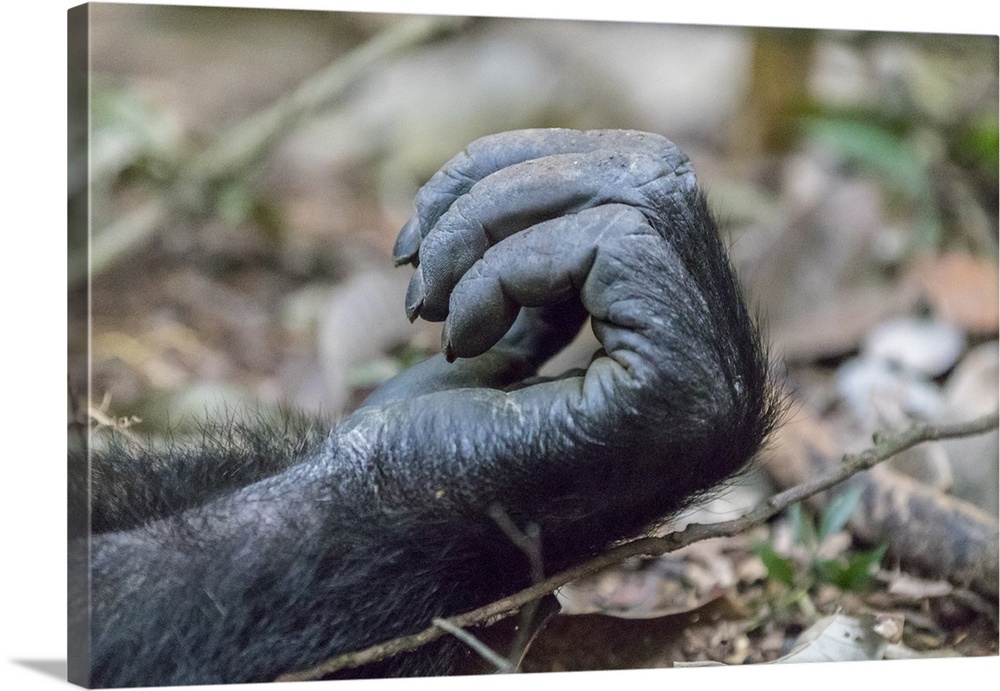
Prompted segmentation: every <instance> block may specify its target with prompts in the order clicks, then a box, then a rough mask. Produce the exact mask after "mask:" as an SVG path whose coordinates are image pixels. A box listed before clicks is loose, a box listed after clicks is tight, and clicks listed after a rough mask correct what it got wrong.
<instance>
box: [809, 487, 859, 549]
mask: <svg viewBox="0 0 1000 691" xmlns="http://www.w3.org/2000/svg"><path fill="white" fill-rule="evenodd" d="M863 491H864V489H863V488H862V487H860V486H858V487H851V488H850V489H848V490H846V491H844V492H841V493H840V494H838V495H836V496H835V497H834V498H833V499H832V500H831V501H830V503H829V504H828V505H827V507H826V509H825V510H824V511H823V515H822V516H821V517H820V522H819V540H820V542H822V541H823V540H825V539H826V538H828V537H830V536H831V535H833V534H834V533H837V532H839V531H840V530H841V529H842V528H843V527H844V526H845V525H847V522H848V521H849V520H851V516H853V515H854V511H855V509H857V508H858V504H859V503H860V502H861V494H862V492H863Z"/></svg>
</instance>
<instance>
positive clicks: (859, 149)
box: [804, 117, 933, 200]
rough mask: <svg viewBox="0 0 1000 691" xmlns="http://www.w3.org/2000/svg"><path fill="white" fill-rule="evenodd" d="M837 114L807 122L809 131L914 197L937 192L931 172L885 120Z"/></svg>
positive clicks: (806, 128)
mask: <svg viewBox="0 0 1000 691" xmlns="http://www.w3.org/2000/svg"><path fill="white" fill-rule="evenodd" d="M874 120H875V118H872V121H863V120H856V119H849V118H837V117H813V118H808V119H806V121H805V123H804V124H805V131H806V134H807V135H808V136H809V137H811V138H812V139H814V140H816V141H818V142H820V143H822V144H824V145H826V146H827V147H829V148H830V149H832V150H833V151H834V153H836V154H837V155H838V156H839V157H840V158H842V159H843V160H845V161H847V162H850V163H854V164H856V165H858V166H860V167H862V168H864V169H866V170H868V171H870V172H871V173H873V174H875V175H877V176H879V177H880V178H881V179H882V180H884V181H885V182H886V183H887V184H889V185H890V186H891V187H893V188H894V189H896V190H897V191H898V192H900V193H902V194H905V195H906V196H907V197H909V198H910V199H912V200H919V199H923V198H926V197H927V196H928V195H929V194H931V193H932V192H933V185H932V183H931V177H930V171H929V170H928V168H927V165H926V164H925V163H924V162H923V161H922V160H920V158H919V157H918V156H917V155H916V153H915V152H914V150H913V148H912V147H911V146H910V145H909V143H908V142H907V141H906V139H905V138H904V137H903V136H901V135H900V134H898V133H896V132H892V131H891V130H889V129H888V128H887V127H885V126H884V125H883V124H882V123H879V122H876V121H874Z"/></svg>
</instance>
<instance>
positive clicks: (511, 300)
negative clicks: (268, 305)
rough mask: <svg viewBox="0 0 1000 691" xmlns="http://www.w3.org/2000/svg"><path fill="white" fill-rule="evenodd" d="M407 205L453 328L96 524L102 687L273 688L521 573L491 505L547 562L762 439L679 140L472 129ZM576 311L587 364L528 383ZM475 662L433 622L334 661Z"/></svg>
mask: <svg viewBox="0 0 1000 691" xmlns="http://www.w3.org/2000/svg"><path fill="white" fill-rule="evenodd" d="M416 208H417V212H416V215H415V216H414V217H413V219H412V220H410V221H409V222H408V223H407V224H406V225H405V226H404V228H403V230H402V231H401V233H400V236H399V239H398V241H397V244H396V249H395V255H396V260H397V263H399V264H405V263H412V264H414V265H415V267H416V270H415V273H414V276H413V280H412V282H411V284H410V288H409V290H408V292H407V295H406V301H405V308H406V310H407V313H408V315H409V316H410V317H411V319H414V318H417V317H423V318H425V319H429V320H444V329H443V346H444V347H443V354H442V355H439V356H437V357H434V358H431V359H430V360H428V361H426V362H424V363H423V364H421V365H418V366H416V367H414V368H412V369H411V370H409V371H407V372H404V373H402V374H401V375H399V376H398V377H396V378H395V379H393V380H391V381H390V382H388V383H386V385H384V386H383V387H382V388H381V389H380V390H378V391H376V392H375V393H374V394H373V395H372V396H371V397H370V398H369V399H368V400H367V401H366V402H365V403H364V404H363V406H362V407H361V408H360V409H359V410H357V411H356V412H355V413H354V414H352V415H351V416H350V417H348V418H347V419H346V420H345V421H343V423H342V424H341V425H340V426H339V427H338V428H337V429H335V430H334V431H333V432H332V433H331V434H330V435H329V437H328V438H327V439H326V440H325V441H324V442H322V443H321V444H319V445H317V446H315V447H314V448H313V450H312V451H310V452H308V453H305V454H304V455H303V457H302V458H301V460H299V461H298V462H296V463H294V464H293V465H291V467H289V468H288V469H286V470H283V471H281V472H278V473H277V474H274V475H271V476H270V477H266V478H265V479H262V480H259V481H257V482H255V483H252V484H249V485H248V486H245V487H243V488H241V489H237V490H235V491H230V492H229V493H228V494H224V495H222V496H219V497H216V498H214V499H211V500H208V501H207V502H205V503H201V504H200V505H196V506H192V507H189V508H187V509H186V510H183V511H177V512H176V513H174V514H173V515H170V516H166V517H159V518H157V519H156V520H147V521H146V522H144V523H143V522H142V520H137V519H136V517H135V515H133V516H131V517H123V519H122V521H121V523H120V524H121V525H131V524H135V523H142V525H141V526H139V527H134V528H131V529H129V530H119V531H117V532H115V531H109V532H104V533H102V534H100V535H97V536H95V537H94V538H93V539H92V543H91V544H92V550H91V567H92V574H93V589H92V602H91V605H92V620H91V632H92V638H91V655H92V683H93V684H95V685H99V686H128V685H142V684H163V685H165V684H184V683H220V682H237V681H268V680H272V679H274V678H276V677H277V676H279V675H280V674H282V673H284V672H290V671H294V670H299V669H304V668H308V667H310V666H312V665H315V664H317V663H319V662H321V661H323V660H324V659H327V658H329V657H331V656H333V655H335V654H338V653H342V652H347V651H350V650H357V649H361V648H364V647H366V646H369V645H372V644H374V643H378V642H381V641H384V640H387V639H390V638H394V637H396V636H400V635H403V634H407V633H412V632H415V631H417V630H420V629H423V628H425V627H426V626H428V624H429V622H430V620H431V618H432V617H435V616H441V615H449V614H456V613H459V612H462V611H466V610H469V609H472V608H474V607H477V606H479V605H482V604H485V603H487V602H489V601H491V600H494V599H497V598H499V597H502V596H504V595H506V594H509V593H512V592H514V591H516V590H518V589H521V588H523V587H524V586H526V585H529V584H530V576H529V566H528V563H527V559H526V558H525V556H524V555H523V553H522V552H521V550H520V549H519V548H518V547H516V546H515V545H514V544H512V541H511V539H510V537H509V536H508V535H507V534H505V533H504V531H503V530H501V529H500V528H499V527H498V526H497V524H496V523H495V522H494V520H492V519H491V518H490V517H489V514H488V512H489V510H490V507H491V506H494V505H499V506H500V507H502V509H503V510H504V511H505V512H506V514H507V515H508V516H509V517H510V518H511V519H512V520H513V521H514V523H515V524H516V525H519V526H526V525H528V524H535V525H537V526H538V527H539V528H540V531H541V536H542V545H543V559H544V567H545V571H546V573H548V574H551V573H554V572H556V571H558V570H560V569H563V568H565V567H566V566H568V565H570V564H572V563H575V562H578V561H580V560H582V559H584V558H586V557H587V556H589V555H592V554H594V553H596V552H598V551H600V550H601V549H603V548H605V547H607V546H608V545H609V544H611V543H613V542H614V541H617V540H621V539H623V538H627V537H631V536H634V535H636V534H638V533H640V532H642V531H643V530H644V529H645V528H647V527H649V526H650V524H652V523H654V522H655V521H657V520H659V519H662V518H664V517H667V516H669V515H670V514H671V513H672V512H676V511H677V510H678V509H679V508H681V507H683V506H684V505H685V504H686V503H688V502H689V501H690V500H691V499H692V498H693V497H696V496H698V495H699V494H701V493H703V492H705V491H706V490H709V489H711V488H712V487H715V486H716V485H718V484H719V483H720V482H722V481H723V480H725V479H726V478H727V477H729V476H730V475H732V474H733V473H734V472H736V471H738V470H739V469H741V468H742V467H743V466H744V465H745V464H746V463H747V461H748V460H749V459H750V458H751V457H752V456H753V455H754V453H755V452H756V451H757V449H758V448H759V446H760V445H761V443H762V441H763V440H764V438H765V437H766V435H767V434H768V432H769V431H770V429H771V427H772V425H773V424H774V417H775V404H774V396H773V387H772V384H771V381H770V378H769V368H768V363H767V359H766V355H765V352H764V350H763V348H762V345H761V342H760V337H759V334H758V331H757V328H756V326H755V324H754V322H753V320H752V319H751V317H750V316H749V315H748V312H747V309H746V307H745V305H744V302H743V300H742V299H741V297H740V293H739V290H738V287H737V284H736V280H735V278H734V276H733V273H732V270H731V268H730V266H729V263H728V260H727V258H726V255H725V252H724V250H723V247H722V245H721V243H720V241H719V238H718V236H717V231H716V227H715V224H714V223H713V221H712V218H711V216H710V214H709V211H708V208H707V205H706V202H705V199H704V197H703V196H702V194H701V193H700V191H699V189H698V186H697V183H696V180H695V175H694V172H693V171H692V169H691V166H690V163H689V162H688V160H687V158H686V157H685V156H684V154H682V153H681V152H680V151H679V150H678V149H677V148H676V147H674V146H673V145H672V144H671V143H670V142H669V141H667V140H666V139H664V138H662V137H659V136H656V135H651V134H645V133H638V132H623V131H596V132H575V131H569V130H527V131H520V132H509V133H504V134H499V135H494V136H491V137H486V138H484V139H480V140H478V141H476V142H474V143H472V144H471V145H470V146H469V147H468V148H467V149H466V151H465V152H464V153H462V154H460V155H458V156H457V157H456V158H454V159H452V161H450V162H449V163H448V164H446V165H445V166H444V168H442V170H441V171H440V172H438V173H437V174H436V175H435V176H434V177H433V178H432V179H431V180H430V181H429V182H428V183H427V185H426V186H425V187H424V188H423V189H422V190H421V191H420V193H419V195H418V197H417V202H416ZM588 316H589V317H590V319H591V325H592V328H593V330H594V333H595V335H596V336H597V338H598V339H599V340H600V342H601V344H602V346H603V347H602V349H601V350H599V351H598V352H597V353H595V356H594V358H593V360H592V361H591V362H590V364H589V366H588V367H587V368H586V369H585V370H579V371H571V372H567V373H566V374H565V375H564V376H562V377H558V378H554V379H543V378H539V377H536V371H537V369H538V367H539V366H540V365H541V364H543V363H544V362H545V361H546V360H548V359H549V358H550V357H551V356H552V355H554V354H555V353H556V352H558V351H559V350H561V349H562V348H563V347H564V346H565V345H566V344H568V343H569V341H570V340H571V339H572V338H573V337H574V336H575V335H576V333H577V332H578V331H579V329H580V328H581V327H582V326H583V325H584V323H585V321H586V319H587V317H588ZM449 361H453V362H449ZM263 474H264V473H262V475H263ZM135 511H141V507H137V508H136V509H135ZM111 524H114V521H111ZM464 654H466V651H465V650H464V649H463V647H462V644H461V643H459V642H457V641H456V640H455V639H452V638H450V637H445V638H443V639H441V640H440V641H438V642H436V643H435V644H432V645H430V646H427V647H425V648H423V649H421V650H418V651H416V652H414V653H409V654H405V655H400V656H397V657H394V658H391V659H389V660H387V661H384V662H382V663H378V664H376V665H373V666H370V667H367V668H361V669H359V670H354V671H351V672H347V673H346V674H345V676H350V675H352V674H353V675H416V674H444V673H447V672H448V671H449V670H450V669H451V668H452V666H453V664H454V662H455V661H456V659H457V657H458V656H460V655H464Z"/></svg>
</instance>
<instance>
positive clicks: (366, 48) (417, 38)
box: [69, 16, 467, 285]
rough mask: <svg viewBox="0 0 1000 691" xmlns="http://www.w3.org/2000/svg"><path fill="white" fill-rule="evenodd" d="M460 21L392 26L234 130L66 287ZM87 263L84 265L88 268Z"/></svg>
mask: <svg viewBox="0 0 1000 691" xmlns="http://www.w3.org/2000/svg"><path fill="white" fill-rule="evenodd" d="M466 22H467V19H466V18H463V17H435V16H416V17H410V18H408V19H406V20H405V21H401V22H399V23H398V24H395V25H393V26H392V27H390V28H389V29H386V30H385V31H383V32H382V33H380V34H378V35H376V36H375V37H374V38H372V39H370V40H369V41H367V42H366V43H364V44H363V45H361V46H359V47H358V48H356V49H354V50H352V51H351V52H350V53H348V54H347V55H345V56H344V57H343V58H341V59H339V60H337V61H335V62H333V63H332V64H330V65H329V66H328V67H326V68H325V69H323V70H322V71H320V72H319V73H318V74H316V75H314V76H312V77H310V78H308V79H306V80H305V81H304V82H302V83H301V84H300V85H299V86H298V87H296V88H295V90H294V91H292V92H291V93H290V94H287V95H284V96H282V97H280V98H278V100H277V101H275V102H274V103H273V104H272V105H270V106H268V107H267V108H265V109H263V110H261V111H258V112H257V113H255V114H253V115H251V116H250V117H248V118H246V119H245V120H243V121H242V122H241V123H239V124H237V125H235V126H234V127H233V128H231V129H230V130H228V131H227V132H226V133H225V134H224V135H222V136H221V137H220V138H219V139H218V140H217V141H216V142H215V143H213V144H212V145H211V146H209V147H208V148H207V149H206V150H205V151H203V152H201V153H200V154H198V155H196V156H195V157H194V158H193V159H192V160H191V161H190V162H189V163H188V164H187V165H185V166H183V167H182V168H181V170H180V171H179V172H178V174H177V177H176V179H175V181H174V183H173V184H172V185H170V187H169V188H168V189H167V190H166V191H165V192H164V193H163V194H161V195H160V196H159V197H158V198H157V199H155V200H153V201H150V202H148V203H147V204H145V205H143V206H141V207H139V208H138V209H137V210H136V211H134V212H132V213H130V214H128V215H126V216H125V217H124V218H122V219H121V220H119V221H118V222H117V223H113V224H111V225H110V226H108V227H106V228H104V229H103V230H101V231H100V232H99V233H94V234H93V236H92V239H91V246H90V256H89V262H88V261H87V260H88V257H87V254H86V253H80V254H79V255H78V257H79V259H78V260H77V261H74V262H71V265H70V267H69V282H70V284H71V285H72V284H74V283H75V282H76V281H80V280H83V279H84V278H86V277H87V275H88V271H89V272H90V275H94V274H97V273H100V272H101V271H103V270H104V269H106V268H107V267H108V266H109V265H111V264H112V263H113V262H114V261H115V260H116V259H117V258H118V257H119V256H121V255H123V254H125V253H127V252H129V251H130V250H132V249H134V248H135V247H137V246H138V245H140V244H141V243H143V242H144V241H146V240H147V239H149V238H150V237H151V236H152V235H153V234H154V233H155V232H156V231H157V230H158V229H159V228H161V227H162V226H163V225H164V224H165V223H166V222H167V221H168V219H169V217H170V215H171V213H173V212H174V211H177V210H186V211H191V210H195V211H198V210H201V209H203V208H204V207H205V204H206V200H207V199H208V198H209V195H210V194H211V193H212V191H213V190H214V189H215V188H217V186H218V185H220V184H221V183H224V182H225V181H227V180H233V179H236V178H238V177H240V176H242V175H245V174H246V173H247V171H249V170H250V169H252V168H253V167H255V166H257V165H258V164H259V163H260V162H261V161H262V160H263V159H264V158H266V157H267V156H268V155H269V154H270V153H271V152H272V151H273V150H274V148H275V146H276V145H277V144H278V143H279V142H280V141H281V139H282V138H283V137H284V136H285V135H287V134H288V133H289V132H291V131H292V130H293V129H294V128H295V127H297V126H298V125H299V124H301V123H302V122H303V121H305V120H306V119H308V118H309V117H310V116H312V115H314V114H315V113H317V112H319V111H321V110H323V109H324V108H328V107H329V106H330V105H332V104H333V103H335V102H336V101H337V100H338V99H340V98H341V97H343V96H344V95H345V94H346V93H347V92H348V90H349V89H350V88H351V87H353V86H355V85H356V84H358V83H359V82H361V81H362V80H363V79H365V78H366V77H368V76H369V75H371V74H372V73H373V72H375V71H376V70H377V69H379V68H380V67H382V65H384V64H385V63H386V62H387V61H389V60H391V59H392V58H394V57H396V56H398V55H400V54H402V53H404V52H405V51H407V50H409V49H411V48H413V47H415V46H418V45H421V44H424V43H427V42H429V41H432V40H434V39H436V38H439V37H441V36H442V35H445V34H448V33H451V32H453V31H456V30H458V29H459V28H461V27H462V26H464V25H465V23H466ZM88 264H89V265H88Z"/></svg>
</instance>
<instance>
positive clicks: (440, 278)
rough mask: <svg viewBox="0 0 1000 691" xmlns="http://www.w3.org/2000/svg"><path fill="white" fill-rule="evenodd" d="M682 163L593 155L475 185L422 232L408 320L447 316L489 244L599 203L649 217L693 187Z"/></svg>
mask: <svg viewBox="0 0 1000 691" xmlns="http://www.w3.org/2000/svg"><path fill="white" fill-rule="evenodd" d="M695 185H696V182H695V179H694V173H693V172H692V171H691V169H690V167H689V166H688V165H687V164H686V160H685V161H683V162H679V161H678V160H677V159H675V158H672V157H664V156H660V155H658V154H655V153H649V152H636V151H629V152H625V153H618V152H612V151H609V150H604V149H600V150H596V151H592V152H590V153H584V154H575V153H574V154H557V155H552V156H545V157H543V158H538V159H533V160H530V161H526V162H524V163H518V164H516V165H512V166H508V167H507V168H504V169H503V170H500V171H497V172H496V173H493V174H492V175H489V176H487V177H486V178H485V179H483V180H481V181H480V182H478V183H476V184H475V185H473V187H472V188H471V189H470V190H469V192H468V193H466V194H465V195H463V196H461V197H459V198H458V199H457V200H456V201H455V203H454V204H452V206H451V208H449V209H448V211H447V212H446V213H445V214H444V215H443V216H442V217H441V219H440V220H439V221H438V222H437V224H436V225H435V226H434V227H433V228H432V229H431V230H430V231H429V232H428V233H427V235H426V237H425V238H424V240H423V242H422V244H421V247H420V263H419V266H418V267H417V272H416V274H415V275H414V278H413V281H412V282H411V285H410V289H409V291H408V293H407V300H406V310H407V315H408V316H409V317H410V319H411V320H412V319H415V318H416V317H417V316H418V315H419V316H423V317H424V318H425V319H428V320H430V321H437V320H441V319H444V318H445V317H446V316H447V314H448V296H449V295H450V293H451V290H452V288H453V287H454V285H455V284H456V283H457V282H458V280H459V279H460V278H461V277H462V276H463V275H464V274H465V272H466V271H468V270H469V269H470V268H471V267H472V265H473V264H475V262H476V261H478V260H479V258H480V257H482V255H483V253H484V252H485V251H486V250H487V248H489V247H490V246H491V245H494V244H496V243H497V242H499V241H501V240H503V239H504V238H506V237H509V236H510V235H513V234H514V233H517V232H519V231H521V230H524V229H525V228H528V227H531V226H533V225H535V224H538V223H541V222H543V221H546V220H550V219H553V218H556V217H559V216H562V215H564V214H568V213H569V214H572V213H576V212H579V211H582V210H584V209H588V208H594V207H597V206H601V205H604V204H614V203H619V204H626V205H629V206H633V207H635V208H637V209H639V210H642V211H644V212H646V213H647V214H648V215H650V216H653V215H656V214H659V213H662V208H661V205H666V204H667V202H668V200H669V198H670V197H671V196H672V195H675V194H679V193H683V192H686V191H688V189H689V188H691V189H693V188H694V186H695Z"/></svg>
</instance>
